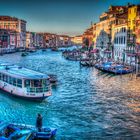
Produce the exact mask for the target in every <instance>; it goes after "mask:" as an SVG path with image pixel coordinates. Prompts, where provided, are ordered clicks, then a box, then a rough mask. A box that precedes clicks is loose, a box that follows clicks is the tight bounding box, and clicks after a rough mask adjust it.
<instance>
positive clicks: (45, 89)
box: [27, 86, 50, 93]
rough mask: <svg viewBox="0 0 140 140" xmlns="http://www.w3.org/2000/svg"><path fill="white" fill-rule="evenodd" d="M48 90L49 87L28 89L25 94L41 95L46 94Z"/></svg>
mask: <svg viewBox="0 0 140 140" xmlns="http://www.w3.org/2000/svg"><path fill="white" fill-rule="evenodd" d="M49 90H50V87H49V86H48V87H28V88H27V92H30V93H42V92H47V91H49Z"/></svg>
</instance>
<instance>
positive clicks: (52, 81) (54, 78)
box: [49, 74, 58, 85]
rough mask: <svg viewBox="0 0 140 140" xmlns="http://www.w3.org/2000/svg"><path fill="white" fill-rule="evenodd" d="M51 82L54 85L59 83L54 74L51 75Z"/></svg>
mask: <svg viewBox="0 0 140 140" xmlns="http://www.w3.org/2000/svg"><path fill="white" fill-rule="evenodd" d="M49 81H50V83H51V84H52V85H56V83H57V81H58V80H57V76H56V75H53V74H49Z"/></svg>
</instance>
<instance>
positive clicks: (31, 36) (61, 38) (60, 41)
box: [0, 16, 72, 51]
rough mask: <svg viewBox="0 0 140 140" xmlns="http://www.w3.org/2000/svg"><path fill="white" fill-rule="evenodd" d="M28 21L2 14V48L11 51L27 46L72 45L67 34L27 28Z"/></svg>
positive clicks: (0, 27) (0, 17)
mask: <svg viewBox="0 0 140 140" xmlns="http://www.w3.org/2000/svg"><path fill="white" fill-rule="evenodd" d="M26 24H27V22H26V21H25V20H21V19H18V18H16V17H10V16H0V49H1V50H3V51H10V50H14V49H25V48H28V49H30V48H36V47H39V48H44V47H59V46H71V45H72V38H71V37H69V36H66V35H57V34H51V33H37V32H29V31H27V30H26Z"/></svg>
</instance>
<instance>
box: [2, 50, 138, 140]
mask: <svg viewBox="0 0 140 140" xmlns="http://www.w3.org/2000/svg"><path fill="white" fill-rule="evenodd" d="M0 61H6V62H11V63H16V64H19V65H21V66H25V67H27V68H31V69H33V70H37V71H41V72H43V73H48V74H56V75H57V77H58V84H57V86H56V87H53V90H52V93H53V94H52V96H51V97H49V98H48V99H47V100H45V101H43V102H42V103H37V102H29V101H24V100H21V99H17V98H14V97H9V96H7V95H6V94H5V92H3V91H0V120H7V121H13V122H19V123H27V124H35V121H36V116H37V113H41V114H42V115H43V122H44V125H47V126H50V127H55V128H58V131H57V135H56V138H55V139H56V140H93V139H140V78H138V79H135V78H132V76H131V75H125V76H114V75H109V74H105V73H101V72H99V71H98V70H96V69H95V68H86V67H80V65H79V63H78V62H74V61H68V60H65V59H64V58H63V57H62V56H61V52H52V51H46V52H42V51H38V52H35V53H30V54H29V55H28V56H26V57H21V54H20V53H15V54H7V55H3V56H0Z"/></svg>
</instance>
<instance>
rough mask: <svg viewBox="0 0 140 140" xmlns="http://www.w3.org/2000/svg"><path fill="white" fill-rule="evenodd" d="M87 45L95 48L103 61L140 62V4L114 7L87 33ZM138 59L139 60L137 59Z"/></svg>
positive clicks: (85, 36)
mask: <svg viewBox="0 0 140 140" xmlns="http://www.w3.org/2000/svg"><path fill="white" fill-rule="evenodd" d="M82 39H83V46H85V47H88V48H90V47H93V48H94V49H95V48H96V50H97V49H98V52H99V54H100V57H101V58H104V59H108V58H112V59H114V60H116V61H123V62H126V63H133V62H134V61H137V60H138V59H139V49H140V5H132V4H128V5H126V6H110V7H109V9H108V10H107V11H106V12H104V13H102V14H101V15H100V17H99V22H97V23H94V24H91V26H90V27H89V28H88V29H87V30H86V31H85V32H84V34H83V36H82ZM136 56H137V60H136Z"/></svg>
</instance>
